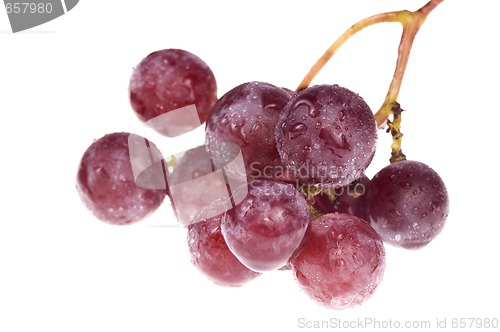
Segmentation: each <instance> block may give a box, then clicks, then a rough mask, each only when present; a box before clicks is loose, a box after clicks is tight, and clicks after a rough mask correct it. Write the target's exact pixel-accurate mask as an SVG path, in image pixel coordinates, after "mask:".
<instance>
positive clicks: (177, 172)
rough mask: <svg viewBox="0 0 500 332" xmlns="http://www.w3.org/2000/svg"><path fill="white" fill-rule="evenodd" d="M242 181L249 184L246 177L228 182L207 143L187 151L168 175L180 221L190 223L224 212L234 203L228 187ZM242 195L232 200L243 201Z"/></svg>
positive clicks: (171, 193) (174, 205) (235, 185)
mask: <svg viewBox="0 0 500 332" xmlns="http://www.w3.org/2000/svg"><path fill="white" fill-rule="evenodd" d="M241 168H243V166H242V165H241ZM242 183H243V184H246V177H243V178H242V179H241V181H239V180H237V179H234V178H233V179H231V180H229V181H226V179H225V177H224V174H223V172H222V170H221V169H219V168H214V167H213V165H212V162H211V159H210V156H209V154H208V152H207V150H206V147H205V145H202V146H199V147H196V148H194V149H190V150H188V151H186V152H185V153H184V154H183V155H182V157H180V158H179V159H178V160H177V161H176V164H175V166H174V169H173V171H172V174H170V175H169V176H168V184H169V189H170V192H169V195H170V198H171V200H172V205H173V208H174V212H175V214H176V216H177V220H178V221H179V222H180V223H181V224H183V225H189V224H190V223H195V222H197V221H200V220H202V219H207V218H211V217H214V216H217V215H219V214H221V213H223V212H224V211H226V209H227V205H228V204H229V203H230V202H231V193H230V192H229V191H228V190H230V189H231V188H232V187H234V188H238V187H239V186H240V185H241V184H242ZM228 185H229V186H228ZM244 194H245V193H242V195H244ZM243 197H244V196H243ZM243 197H238V196H233V197H232V199H233V201H234V202H240V201H241V199H243Z"/></svg>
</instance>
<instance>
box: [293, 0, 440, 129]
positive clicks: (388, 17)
mask: <svg viewBox="0 0 500 332" xmlns="http://www.w3.org/2000/svg"><path fill="white" fill-rule="evenodd" d="M443 1H444V0H430V1H429V2H428V3H427V4H426V5H424V6H423V7H422V8H420V9H419V10H417V11H414V12H411V11H408V10H401V11H395V12H388V13H382V14H377V15H373V16H370V17H367V18H365V19H363V20H361V21H359V22H357V23H356V24H354V25H353V26H351V27H350V28H349V29H347V31H346V32H344V33H343V34H342V35H341V36H340V37H339V38H338V39H337V40H336V41H335V42H334V43H333V44H332V45H331V46H330V47H329V48H328V49H327V50H326V52H325V53H324V54H323V56H321V58H319V60H318V61H317V62H316V63H315V64H314V66H313V67H312V68H311V70H310V71H309V72H308V73H307V75H306V76H305V77H304V79H303V80H302V82H301V83H300V84H299V86H298V87H297V90H296V91H297V92H298V91H301V90H303V89H305V88H307V87H308V86H309V85H310V84H311V82H312V80H313V79H314V77H315V76H316V75H317V74H318V72H319V71H320V70H321V69H322V68H323V67H324V66H325V64H326V63H327V62H328V61H329V60H330V59H331V58H332V56H333V55H334V54H335V53H336V52H337V51H338V50H339V49H340V47H341V46H342V45H343V44H344V43H345V42H346V41H347V40H349V38H351V37H352V36H354V35H355V34H356V33H358V32H359V31H361V30H363V29H364V28H366V27H369V26H371V25H374V24H378V23H385V22H399V23H401V25H402V26H403V32H402V35H401V41H400V44H399V48H398V59H397V62H396V69H395V71H394V76H393V78H392V82H391V84H390V86H389V90H388V91H387V95H386V97H385V100H384V103H383V104H382V106H381V107H380V109H379V110H378V112H377V113H375V121H376V122H377V126H378V127H379V128H380V127H383V126H384V125H385V123H386V122H387V120H388V118H389V116H390V115H391V114H394V112H393V109H394V108H395V107H396V108H398V109H399V104H398V102H397V99H398V95H399V90H400V88H401V83H402V81H403V76H404V73H405V70H406V65H407V64H408V59H409V56H410V51H411V47H412V45H413V41H414V39H415V36H416V35H417V33H418V31H419V29H420V27H421V26H422V24H423V23H424V22H425V19H426V18H427V16H428V15H429V14H430V13H431V12H432V11H433V10H434V9H435V8H436V7H437V6H438V5H439V4H440V3H441V2H443ZM400 121H401V119H400V115H399V120H398V121H393V122H392V124H393V125H394V126H397V127H399V124H400ZM393 129H396V130H399V128H390V130H391V132H392V130H393Z"/></svg>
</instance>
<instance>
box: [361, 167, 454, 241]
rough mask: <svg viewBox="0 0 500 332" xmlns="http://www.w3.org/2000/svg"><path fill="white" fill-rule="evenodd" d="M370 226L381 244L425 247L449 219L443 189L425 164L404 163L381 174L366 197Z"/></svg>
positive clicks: (431, 170) (445, 195) (439, 180)
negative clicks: (382, 242) (380, 239)
mask: <svg viewBox="0 0 500 332" xmlns="http://www.w3.org/2000/svg"><path fill="white" fill-rule="evenodd" d="M367 205H368V213H369V216H370V220H371V225H372V226H373V227H374V228H375V229H376V230H377V232H378V233H379V234H380V235H381V236H382V238H383V239H384V241H386V242H388V243H390V244H393V245H396V246H401V247H404V248H408V249H417V248H420V247H423V246H425V245H426V244H428V243H429V242H430V241H431V240H432V239H434V238H435V237H436V236H437V235H438V234H439V233H440V232H441V230H442V228H443V226H444V224H445V221H446V218H447V217H448V210H449V199H448V192H447V190H446V186H445V184H444V182H443V180H442V179H441V177H440V176H439V174H437V173H436V171H434V170H433V169H432V168H430V167H429V166H427V165H426V164H424V163H421V162H418V161H413V160H404V161H400V162H395V163H392V164H390V165H388V166H386V167H384V168H383V169H382V170H380V171H379V172H378V173H377V174H376V175H375V176H374V177H373V179H372V180H371V182H370V188H369V192H368V197H367Z"/></svg>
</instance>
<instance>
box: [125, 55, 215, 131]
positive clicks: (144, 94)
mask: <svg viewBox="0 0 500 332" xmlns="http://www.w3.org/2000/svg"><path fill="white" fill-rule="evenodd" d="M129 91H130V103H131V105H132V108H133V110H134V111H135V113H136V115H137V116H138V117H139V119H140V120H141V121H143V122H146V121H148V120H151V119H154V118H156V117H158V116H160V115H162V114H165V113H167V112H171V111H173V110H176V109H179V108H182V107H185V106H189V105H196V109H197V112H198V116H199V120H200V123H203V122H205V121H206V119H207V117H208V114H209V113H210V111H211V110H212V107H213V105H214V104H215V102H216V101H217V84H216V81H215V77H214V74H213V73H212V71H211V70H210V68H209V67H208V66H207V64H206V63H205V62H203V60H201V59H200V58H198V57H197V56H196V55H194V54H192V53H189V52H186V51H183V50H178V49H166V50H161V51H156V52H153V53H151V54H149V55H148V56H147V57H146V58H144V59H143V60H142V61H141V62H140V63H139V64H138V65H137V67H136V68H135V69H134V72H133V73H132V77H131V78H130V85H129ZM169 120H170V121H166V122H164V123H163V124H162V125H163V127H153V128H155V129H156V130H157V131H159V132H160V133H161V134H164V135H166V136H172V134H171V131H172V128H169V127H174V126H176V123H173V122H175V121H177V120H178V121H180V124H183V123H182V121H181V120H182V119H177V118H176V119H173V118H171V119H169Z"/></svg>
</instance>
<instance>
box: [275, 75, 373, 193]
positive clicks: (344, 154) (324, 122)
mask: <svg viewBox="0 0 500 332" xmlns="http://www.w3.org/2000/svg"><path fill="white" fill-rule="evenodd" d="M376 138H377V129H376V124H375V120H374V118H373V114H372V112H371V110H370V108H369V107H368V105H367V104H366V103H365V102H364V100H363V99H362V98H361V97H360V96H359V95H357V94H355V93H354V92H352V91H350V90H348V89H346V88H342V87H340V86H338V85H317V86H313V87H310V88H307V89H304V90H302V91H301V92H299V93H298V94H296V95H295V96H294V97H293V98H292V99H291V100H290V102H289V103H288V104H287V105H286V106H285V108H284V109H283V111H282V112H281V114H280V117H279V119H278V123H277V126H276V142H277V148H278V151H279V154H280V157H281V161H282V162H283V164H285V165H286V166H288V167H290V168H291V169H292V170H294V172H295V175H296V176H297V178H299V179H300V180H301V181H303V182H305V183H310V184H322V183H325V184H329V185H334V186H337V187H340V186H345V185H348V184H349V183H351V182H352V181H354V180H356V179H358V178H360V177H361V176H362V175H363V173H364V171H365V170H366V168H367V167H368V165H369V164H370V162H371V160H372V158H373V155H374V153H375V143H376Z"/></svg>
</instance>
